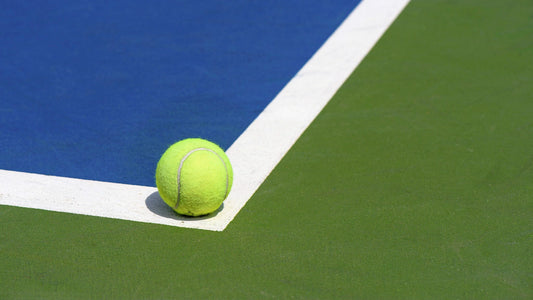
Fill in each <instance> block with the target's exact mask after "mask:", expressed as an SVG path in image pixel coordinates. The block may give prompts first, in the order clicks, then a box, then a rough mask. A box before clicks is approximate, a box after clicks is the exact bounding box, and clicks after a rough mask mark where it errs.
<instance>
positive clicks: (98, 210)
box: [0, 0, 409, 231]
mask: <svg viewBox="0 0 533 300" xmlns="http://www.w3.org/2000/svg"><path fill="white" fill-rule="evenodd" d="M408 3H409V0H363V1H362V2H361V3H360V4H359V5H358V6H357V7H356V8H355V10H354V11H353V12H352V13H351V14H350V15H349V16H348V18H347V19H346V20H345V21H344V22H343V23H342V25H341V26H340V27H339V28H338V29H337V30H336V31H335V33H334V34H333V35H331V36H330V38H329V39H328V40H327V41H326V43H324V45H323V46H322V47H321V48H320V49H319V50H318V51H317V52H316V53H315V55H314V56H313V57H312V58H311V59H310V60H309V61H308V62H307V64H306V65H305V66H304V67H303V68H302V69H301V70H300V71H299V72H298V74H296V76H295V77H294V78H293V79H292V80H291V81H290V82H289V83H288V84H287V85H286V86H285V87H284V88H283V90H281V92H280V93H279V94H278V95H277V96H276V98H274V100H272V102H271V103H270V104H269V105H268V106H267V107H266V108H265V110H264V111H263V112H262V113H261V114H260V115H259V116H258V117H257V118H256V119H255V121H254V122H253V123H252V124H250V126H249V127H248V128H247V129H246V130H245V131H244V133H243V134H242V135H241V136H240V137H239V138H238V139H237V140H236V141H235V142H234V143H233V145H232V146H231V147H230V148H229V149H228V150H227V151H226V153H227V155H228V157H229V159H230V161H231V163H232V166H233V171H234V183H233V187H232V190H231V192H230V194H229V196H228V198H227V199H226V200H225V201H224V204H223V207H222V208H221V209H219V211H218V212H217V213H216V214H214V215H212V216H210V217H205V218H186V217H180V216H178V215H176V214H175V213H174V212H173V211H172V210H171V209H170V208H169V207H167V206H166V204H165V203H164V202H163V201H162V200H161V199H160V198H159V195H158V194H157V189H156V188H153V187H145V186H136V185H127V184H116V183H108V182H99V181H91V180H81V179H73V178H66V177H56V176H46V175H39V174H30V173H22V172H15V171H6V170H0V204H1V205H11V206H20V207H29V208H37V209H44V210H51V211H59V212H68V213H75V214H83V215H91V216H99V217H106V218H114V219H123V220H131V221H139V222H147V223H156V224H164V225H171V226H179V227H188V228H197V229H205V230H214V231H222V230H224V229H225V228H226V226H227V225H228V224H229V223H230V222H231V221H232V220H233V218H234V217H235V216H236V215H237V213H238V212H239V211H240V209H241V208H242V207H243V206H244V205H245V204H246V202H247V201H248V199H250V197H252V195H253V194H254V193H255V191H256V190H257V189H258V188H259V186H260V185H261V184H262V183H263V181H264V180H265V179H266V178H267V176H268V175H269V174H270V172H271V171H272V170H273V169H274V167H275V166H276V165H277V164H278V163H279V162H280V161H281V159H282V158H283V156H284V155H285V154H286V153H287V151H289V149H290V148H291V147H292V145H293V144H294V143H295V142H296V140H297V139H298V138H299V137H300V135H301V134H302V133H303V132H304V131H305V129H306V128H307V127H308V126H309V124H311V122H312V121H313V120H314V119H315V117H316V116H317V115H318V114H319V113H320V111H321V110H322V109H323V108H324V107H325V106H326V104H327V103H328V102H329V100H330V99H331V98H332V97H333V95H334V94H335V93H336V92H337V90H338V89H339V88H340V86H341V85H342V84H343V83H344V81H345V80H346V79H347V78H348V76H349V75H350V74H351V73H352V72H353V70H354V69H355V68H356V67H357V65H359V63H360V62H361V61H362V60H363V58H364V57H365V56H366V54H367V53H368V52H369V51H370V49H372V47H373V46H374V45H375V43H376V42H377V41H378V40H379V38H380V37H381V36H382V35H383V33H384V32H385V31H386V30H387V28H388V27H389V26H390V24H392V22H393V21H394V20H395V19H396V17H397V16H398V15H399V14H400V12H401V11H402V10H403V9H404V7H405V6H406V5H407V4H408Z"/></svg>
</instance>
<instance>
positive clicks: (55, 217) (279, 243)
mask: <svg viewBox="0 0 533 300" xmlns="http://www.w3.org/2000/svg"><path fill="white" fill-rule="evenodd" d="M532 15H533V4H532V3H531V2H530V1H526V0H518V1H479V0H467V1H422V0H413V1H412V2H411V3H410V4H409V5H408V6H407V8H406V9H405V10H404V12H403V13H402V14H401V15H400V17H399V18H398V19H397V21H396V22H395V23H394V24H393V25H392V26H391V27H390V29H389V30H388V32H387V33H386V34H385V35H384V37H383V38H382V39H381V40H380V42H379V43H378V44H377V46H376V47H375V48H374V49H373V50H372V52H371V53H370V54H369V56H367V58H366V59H365V60H364V61H363V63H362V64H361V65H360V66H359V67H358V69H357V70H356V71H355V72H354V73H353V74H352V76H350V78H349V79H348V81H347V82H346V83H345V85H344V86H343V87H342V88H341V89H340V90H339V92H338V93H337V94H336V95H335V97H334V98H333V99H332V100H331V101H330V103H329V104H328V105H327V106H326V108H325V109H324V111H323V112H322V113H321V114H320V115H319V116H318V118H317V119H316V120H315V122H313V124H312V125H311V126H310V127H309V128H308V129H307V131H306V132H305V133H304V134H303V135H302V137H301V138H300V139H299V140H298V141H297V142H296V144H295V146H294V147H293V148H292V149H291V150H290V151H289V153H288V154H287V155H286V156H285V157H284V159H283V160H282V161H281V163H280V164H279V165H278V166H277V168H276V169H275V170H274V171H273V173H272V174H271V175H270V176H269V177H268V179H267V181H266V182H265V183H264V184H263V185H262V186H261V187H260V188H259V190H258V191H257V192H256V193H255V195H254V196H253V198H252V199H251V200H250V201H249V203H248V204H247V205H246V206H245V207H244V208H243V209H242V211H241V212H240V214H239V217H238V218H237V219H235V220H234V221H233V222H232V223H231V224H230V225H229V226H228V228H227V229H226V230H225V231H223V232H221V233H220V232H208V231H200V230H191V229H182V228H174V227H168V226H161V225H149V224H142V223H135V222H128V221H119V220H111V219H104V218H97V217H85V216H79V215H71V214H64V213H54V212H46V211H40V210H33V209H25V208H16V207H8V206H1V207H0V228H2V230H0V255H1V257H3V259H2V260H0V279H1V280H0V298H37V297H39V298H54V299H58V298H65V299H70V298H100V297H106V298H179V297H182V298H297V299H309V298H311V299H339V298H364V299H368V298H390V299H398V298H401V299H428V298H431V299H433V298H441V299H450V298H459V299H473V298H474V299H480V298H481V299H502V298H503V299H530V298H531V297H532V296H533V286H532V282H533V277H532V274H533V261H532V260H533V259H532V255H531V251H530V249H531V248H532V247H533V221H532V220H533V216H532V214H533V213H532V207H533V203H532V199H533V156H532V153H533V139H532V138H531V137H532V136H533V121H532V118H531V114H532V112H533V102H532V101H531V95H532V94H533V84H531V83H532V82H533V71H532V70H531V68H530V67H529V64H528V62H530V61H533V53H532V52H531V51H530V50H531V49H532V47H533V44H532V43H533V40H532V39H531V36H532V35H533V19H532V18H531V16H532Z"/></svg>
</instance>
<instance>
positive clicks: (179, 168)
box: [174, 148, 229, 209]
mask: <svg viewBox="0 0 533 300" xmlns="http://www.w3.org/2000/svg"><path fill="white" fill-rule="evenodd" d="M197 151H209V152H211V153H213V154H215V155H216V156H217V157H218V158H219V159H220V161H222V164H223V165H224V169H225V170H226V192H225V193H224V199H226V197H228V189H229V172H228V166H227V165H226V162H225V161H224V159H223V158H222V157H221V156H220V155H219V154H218V153H216V152H215V151H213V150H211V149H209V148H195V149H192V150H191V151H189V152H188V153H187V154H185V156H184V157H183V158H182V159H181V161H180V165H179V167H178V176H177V181H178V199H176V204H175V205H174V209H178V205H179V203H180V195H181V194H180V190H181V181H180V179H181V168H182V167H183V164H184V163H185V160H187V158H188V157H189V156H191V154H193V153H194V152H197Z"/></svg>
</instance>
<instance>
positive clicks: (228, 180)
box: [155, 138, 233, 216]
mask: <svg viewBox="0 0 533 300" xmlns="http://www.w3.org/2000/svg"><path fill="white" fill-rule="evenodd" d="M155 182H156V185H157V189H158V191H159V195H160V196H161V198H162V199H163V201H165V202H166V203H167V204H168V205H169V206H170V207H171V208H172V209H174V210H175V211H176V212H177V213H178V214H181V215H187V216H202V215H207V214H210V213H212V212H214V211H215V210H217V209H218V208H219V207H220V205H222V202H223V201H224V199H226V197H227V196H228V194H229V191H230V189H231V185H232V183H233V169H232V168H231V164H230V161H229V159H228V157H227V156H226V154H225V153H224V151H223V150H222V149H220V147H219V146H217V145H216V144H214V143H212V142H210V141H206V140H203V139H198V138H194V139H185V140H182V141H179V142H177V143H175V144H174V145H172V146H170V147H169V148H168V149H167V150H166V151H165V153H163V155H162V156H161V159H160V160H159V162H158V163H157V169H156V172H155Z"/></svg>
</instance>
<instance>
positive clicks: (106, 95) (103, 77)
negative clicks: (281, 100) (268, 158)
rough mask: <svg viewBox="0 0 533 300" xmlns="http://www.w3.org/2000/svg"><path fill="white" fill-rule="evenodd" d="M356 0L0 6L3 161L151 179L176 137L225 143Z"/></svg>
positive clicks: (51, 170) (35, 168)
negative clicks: (159, 160) (157, 164)
mask: <svg viewBox="0 0 533 300" xmlns="http://www.w3.org/2000/svg"><path fill="white" fill-rule="evenodd" d="M358 2H359V1H353V0H342V1H319V0H312V1H305V2H302V1H286V0H284V1H212V0H210V1H172V2H170V1H49V2H34V1H11V2H7V3H6V2H4V3H2V4H0V45H1V46H0V145H1V147H0V169H5V170H14V171H22V172H30V173H38V174H47V175H57V176H64V177H73V178H80V179H92V180H99V181H109V182H117V183H128V184H136V185H146V186H154V184H155V183H154V175H153V174H154V169H155V165H156V163H157V161H158V159H159V157H160V155H161V154H162V153H163V152H164V150H165V149H166V148H167V147H168V146H169V145H170V144H172V143H173V142H175V141H177V140H180V139H183V138H187V137H202V138H205V139H209V140H212V141H214V142H216V143H218V144H220V146H221V147H222V148H223V149H227V148H228V147H229V146H230V145H231V144H232V143H233V141H235V140H236V139H237V137H239V135H240V134H241V133H242V132H243V131H244V130H245V129H246V128H247V126H248V125H249V124H250V123H251V122H252V121H253V120H254V119H255V118H256V117H257V115H258V114H259V113H261V112H262V110H263V109H264V108H265V106H266V105H267V104H268V103H269V102H270V101H271V100H272V99H273V98H274V97H275V96H276V94H277V93H278V92H279V91H280V90H281V89H282V88H283V87H284V85H285V84H286V83H287V82H288V81H289V80H290V79H291V78H292V77H293V76H294V75H295V74H296V72H298V70H299V69H300V68H301V67H302V66H303V65H304V64H305V63H306V61H307V60H309V58H310V57H311V56H312V55H313V54H314V53H315V51H316V50H317V49H318V48H320V46H321V45H322V44H323V43H324V42H325V40H326V39H327V38H328V37H329V36H330V35H331V34H332V33H333V32H334V31H335V29H336V28H337V27H338V26H339V25H340V24H341V23H342V21H343V20H344V19H345V18H346V17H347V16H348V14H349V13H350V12H351V11H352V10H353V9H354V7H356V6H357V4H358Z"/></svg>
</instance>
